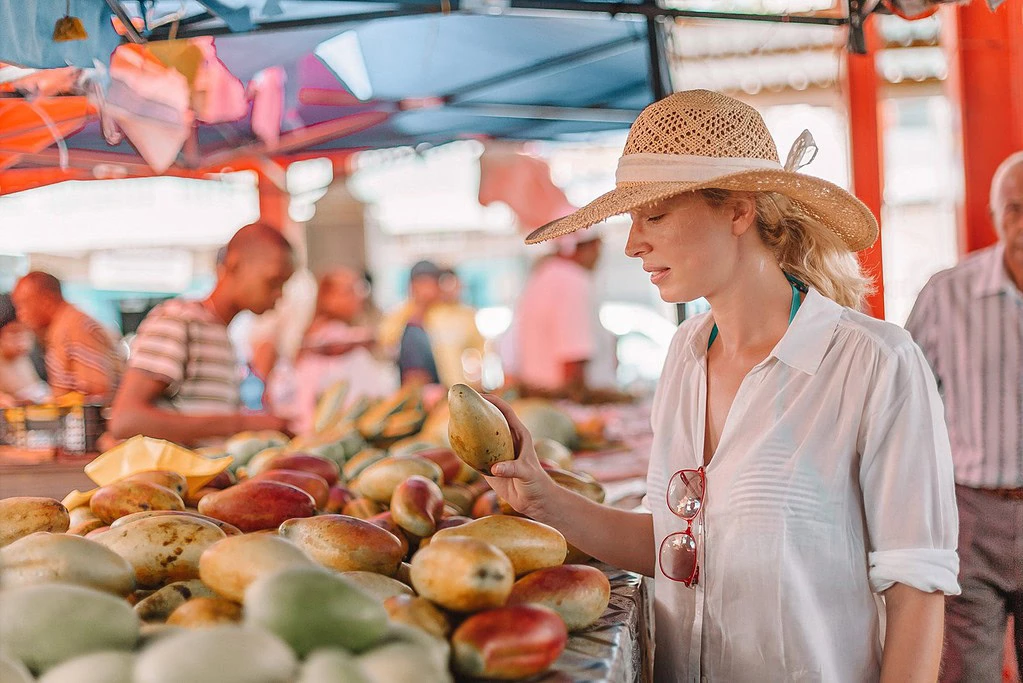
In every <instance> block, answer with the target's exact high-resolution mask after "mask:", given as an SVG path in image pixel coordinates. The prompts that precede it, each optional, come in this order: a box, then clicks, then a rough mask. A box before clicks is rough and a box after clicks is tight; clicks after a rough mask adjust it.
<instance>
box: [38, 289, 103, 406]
mask: <svg viewBox="0 0 1023 683" xmlns="http://www.w3.org/2000/svg"><path fill="white" fill-rule="evenodd" d="M43 344H44V347H45V349H46V375H47V381H48V382H49V384H50V388H51V389H52V391H53V395H54V396H60V395H61V394H66V393H68V392H70V391H77V392H81V393H82V394H85V395H86V396H91V397H93V398H99V399H100V400H104V401H105V400H107V399H110V398H111V397H113V394H114V390H115V388H116V385H117V376H118V373H119V371H120V368H121V359H120V356H118V355H117V349H116V346H115V344H114V339H113V337H112V336H111V334H110V333H109V332H107V330H105V329H104V328H103V326H102V325H100V324H99V323H98V322H96V321H95V320H93V319H92V318H90V317H89V316H87V315H86V314H85V313H82V312H81V311H79V310H78V309H77V308H75V307H74V306H72V305H71V304H68V303H65V304H64V305H63V306H61V307H60V309H59V310H58V311H57V313H56V314H55V315H54V316H53V320H52V321H51V322H50V326H49V327H48V328H47V330H46V335H45V339H44V340H43Z"/></svg>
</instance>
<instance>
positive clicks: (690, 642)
mask: <svg viewBox="0 0 1023 683" xmlns="http://www.w3.org/2000/svg"><path fill="white" fill-rule="evenodd" d="M710 316H711V314H710V313H707V314H704V315H701V316H698V317H696V318H693V319H691V320H688V321H686V322H685V323H683V324H682V325H681V326H680V328H679V330H678V332H677V333H676V335H675V338H674V340H673V341H672V344H671V348H670V350H669V353H668V359H667V362H666V364H665V367H664V371H663V373H662V376H661V380H660V383H659V385H658V389H657V394H656V396H655V399H654V404H653V413H652V424H653V431H654V441H653V448H652V451H651V461H650V469H649V472H648V476H647V499H646V504H647V507H648V508H649V509H650V510H651V511H652V513H653V521H654V536H655V544H656V546H655V547H660V543H661V541H662V540H663V539H664V538H665V536H666V535H668V534H671V533H674V532H678V531H682V530H684V529H685V522H683V521H682V520H681V519H679V518H677V517H676V516H674V515H673V514H672V513H671V512H670V511H669V510H668V507H667V504H666V502H665V491H666V487H667V484H668V481H669V480H670V478H671V476H672V474H673V473H674V472H676V471H677V470H679V469H683V468H692V469H695V468H697V467H699V466H700V465H702V463H703V456H702V454H703V440H704V424H705V419H706V355H707V341H708V338H709V336H710V330H711V327H712V325H713V320H712V318H711V317H710ZM706 481H707V491H706V499H705V507H704V510H703V525H704V527H703V533H702V538H700V546H701V551H702V552H701V555H702V557H701V563H700V567H701V568H700V581H699V584H698V585H697V586H695V587H694V588H687V587H686V586H685V585H683V584H681V583H678V582H675V581H672V580H670V579H667V578H666V577H664V575H663V574H661V572H660V569H657V570H656V578H655V615H656V619H655V631H656V639H657V654H656V678H657V680H658V681H703V680H706V681H729V682H730V683H739V682H742V681H790V680H791V681H828V682H842V681H849V682H856V683H861V682H863V681H875V680H877V679H878V677H879V675H880V663H881V644H882V633H883V627H882V623H883V614H884V612H883V607H882V605H881V602H880V600H878V599H876V594H877V593H880V592H882V591H884V590H886V589H888V588H889V587H891V586H892V585H893V584H894V583H896V582H898V583H903V584H906V585H909V586H912V587H915V588H918V589H920V590H923V591H927V592H932V591H942V592H944V593H946V594H957V593H958V592H959V586H958V583H957V581H956V575H957V573H958V568H959V561H958V556H957V554H956V550H955V549H956V539H957V532H958V519H957V513H956V506H955V493H954V483H953V477H952V461H951V456H950V454H949V445H948V436H947V434H946V431H945V424H944V420H943V416H942V406H941V399H940V397H939V396H938V393H937V390H936V387H935V382H934V378H933V376H932V374H931V373H930V371H929V370H928V368H927V363H926V361H925V360H924V357H923V356H922V354H921V353H920V350H919V348H918V347H917V346H916V344H914V343H913V341H912V339H911V338H910V337H909V335H908V334H907V333H906V332H905V331H904V330H902V329H901V328H899V327H897V326H895V325H891V324H888V323H885V322H882V321H878V320H875V319H873V318H869V317H867V316H864V315H862V314H859V313H856V312H855V311H852V310H850V309H847V308H843V307H841V306H839V305H838V304H836V303H834V302H833V301H831V300H829V299H826V298H825V297H823V296H822V295H821V294H819V293H818V292H817V291H815V290H813V289H811V290H810V291H809V293H808V294H807V295H806V297H805V300H804V302H803V304H802V306H801V307H800V309H799V312H798V313H797V315H796V317H795V319H794V320H793V321H792V323H791V324H790V326H789V328H788V330H787V331H786V333H785V336H784V337H782V339H781V341H779V343H778V345H777V346H776V347H775V349H774V351H773V352H772V353H771V354H770V356H769V357H768V358H767V359H765V360H764V361H763V362H761V363H760V364H758V365H757V366H756V367H754V368H753V370H751V371H750V373H749V375H748V376H747V377H746V378H745V380H744V381H743V383H742V385H741V386H740V387H739V390H738V393H737V394H736V396H735V399H734V402H733V404H732V407H731V411H730V412H729V415H728V418H727V421H726V423H725V426H724V430H723V432H722V434H721V440H720V444H719V446H718V449H717V451H716V453H715V455H714V458H713V459H712V460H711V462H710V464H709V465H708V466H707V468H706Z"/></svg>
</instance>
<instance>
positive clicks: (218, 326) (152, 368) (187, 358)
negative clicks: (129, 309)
mask: <svg viewBox="0 0 1023 683" xmlns="http://www.w3.org/2000/svg"><path fill="white" fill-rule="evenodd" d="M294 270H295V267H294V255H293V253H292V249H291V245H290V244H288V241H287V240H286V239H285V238H284V236H283V235H281V233H280V232H278V231H277V230H275V229H274V228H272V227H269V226H267V225H263V224H261V223H254V224H252V225H248V226H246V227H244V228H242V229H241V230H239V231H238V232H237V233H236V234H235V236H234V237H232V238H231V241H230V242H228V244H227V249H226V251H225V253H224V257H223V261H222V263H220V265H219V266H218V270H217V284H216V286H215V287H214V288H213V292H212V293H210V295H209V296H208V297H207V298H206V299H204V300H202V301H195V300H185V299H172V300H171V301H167V302H164V303H162V304H160V305H159V306H157V307H156V308H154V309H153V310H152V312H150V314H149V315H148V316H146V319H145V320H144V321H143V322H142V325H141V326H140V327H139V332H138V336H137V337H136V338H135V341H134V343H133V345H132V353H131V359H130V360H129V363H128V371H127V372H126V373H125V375H124V379H123V381H122V382H121V387H120V389H119V390H118V392H117V397H116V398H115V400H114V405H113V410H112V411H111V416H110V423H109V429H110V432H111V434H112V436H114V437H115V438H119V439H126V438H129V437H131V436H134V435H136V434H143V435H145V436H151V437H156V438H160V439H167V440H169V441H174V442H176V443H180V444H184V445H196V444H201V443H205V442H208V441H209V440H211V439H216V438H221V437H227V436H231V435H232V434H236V433H237V432H241V431H247V430H260V429H277V430H280V429H283V428H284V421H283V420H281V419H279V418H277V417H274V416H272V415H265V414H253V413H243V412H241V398H240V383H241V373H240V372H239V368H238V366H237V360H236V358H237V356H236V354H235V351H234V348H233V346H232V345H231V340H230V339H229V337H228V334H227V326H228V324H229V323H230V322H231V321H232V320H233V319H234V317H235V316H236V315H238V314H239V313H240V312H242V311H252V312H253V313H256V314H260V313H264V312H266V311H268V310H270V309H271V308H272V307H273V305H274V303H275V302H276V301H277V300H278V299H279V298H280V296H281V290H282V288H283V287H284V283H285V282H286V281H287V280H288V278H290V277H291V275H292V273H293V272H294Z"/></svg>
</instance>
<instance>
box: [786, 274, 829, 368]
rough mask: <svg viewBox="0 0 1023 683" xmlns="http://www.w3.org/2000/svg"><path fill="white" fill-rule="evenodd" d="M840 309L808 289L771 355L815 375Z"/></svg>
mask: <svg viewBox="0 0 1023 683" xmlns="http://www.w3.org/2000/svg"><path fill="white" fill-rule="evenodd" d="M842 310H843V309H842V307H841V306H839V305H838V304H837V303H835V302H834V301H832V300H831V299H829V298H827V297H826V296H824V295H823V294H821V293H820V292H818V291H817V290H816V289H814V288H813V287H811V288H810V290H809V291H808V292H807V293H806V296H805V297H803V303H802V305H800V307H799V312H798V313H796V318H795V320H793V321H792V323H791V324H790V325H789V328H788V329H787V330H786V331H785V336H783V337H782V338H781V341H779V342H778V344H777V346H775V347H774V351H772V352H771V355H772V356H774V357H775V358H777V359H778V360H780V361H781V362H782V363H785V365H788V366H790V367H793V368H795V369H796V370H800V371H802V372H805V373H806V374H808V375H813V374H816V373H817V369H818V368H819V367H820V366H821V362H823V360H824V354H825V353H827V351H828V348H829V347H830V346H831V339H832V338H833V337H834V336H835V330H836V329H837V328H838V321H839V319H840V318H841V317H842Z"/></svg>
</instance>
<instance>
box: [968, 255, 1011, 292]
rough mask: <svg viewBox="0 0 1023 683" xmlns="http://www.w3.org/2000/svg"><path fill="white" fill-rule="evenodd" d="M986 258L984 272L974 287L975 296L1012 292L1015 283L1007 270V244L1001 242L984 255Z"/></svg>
mask: <svg viewBox="0 0 1023 683" xmlns="http://www.w3.org/2000/svg"><path fill="white" fill-rule="evenodd" d="M982 258H984V260H985V263H984V268H983V273H982V275H981V277H979V278H977V280H976V281H975V282H976V284H975V285H974V287H973V296H974V298H977V299H983V298H984V297H989V296H995V295H998V294H1002V293H1003V292H1010V291H1012V289H1010V288H1015V285H1014V284H1013V283H1012V282H1011V281H1010V280H1009V273H1007V272H1006V271H1005V245H1003V244H1001V243H999V244H996V245H995V246H994V247H992V248H991V249H990V250H989V251H988V253H987V254H986V255H985V256H984V257H982Z"/></svg>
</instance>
